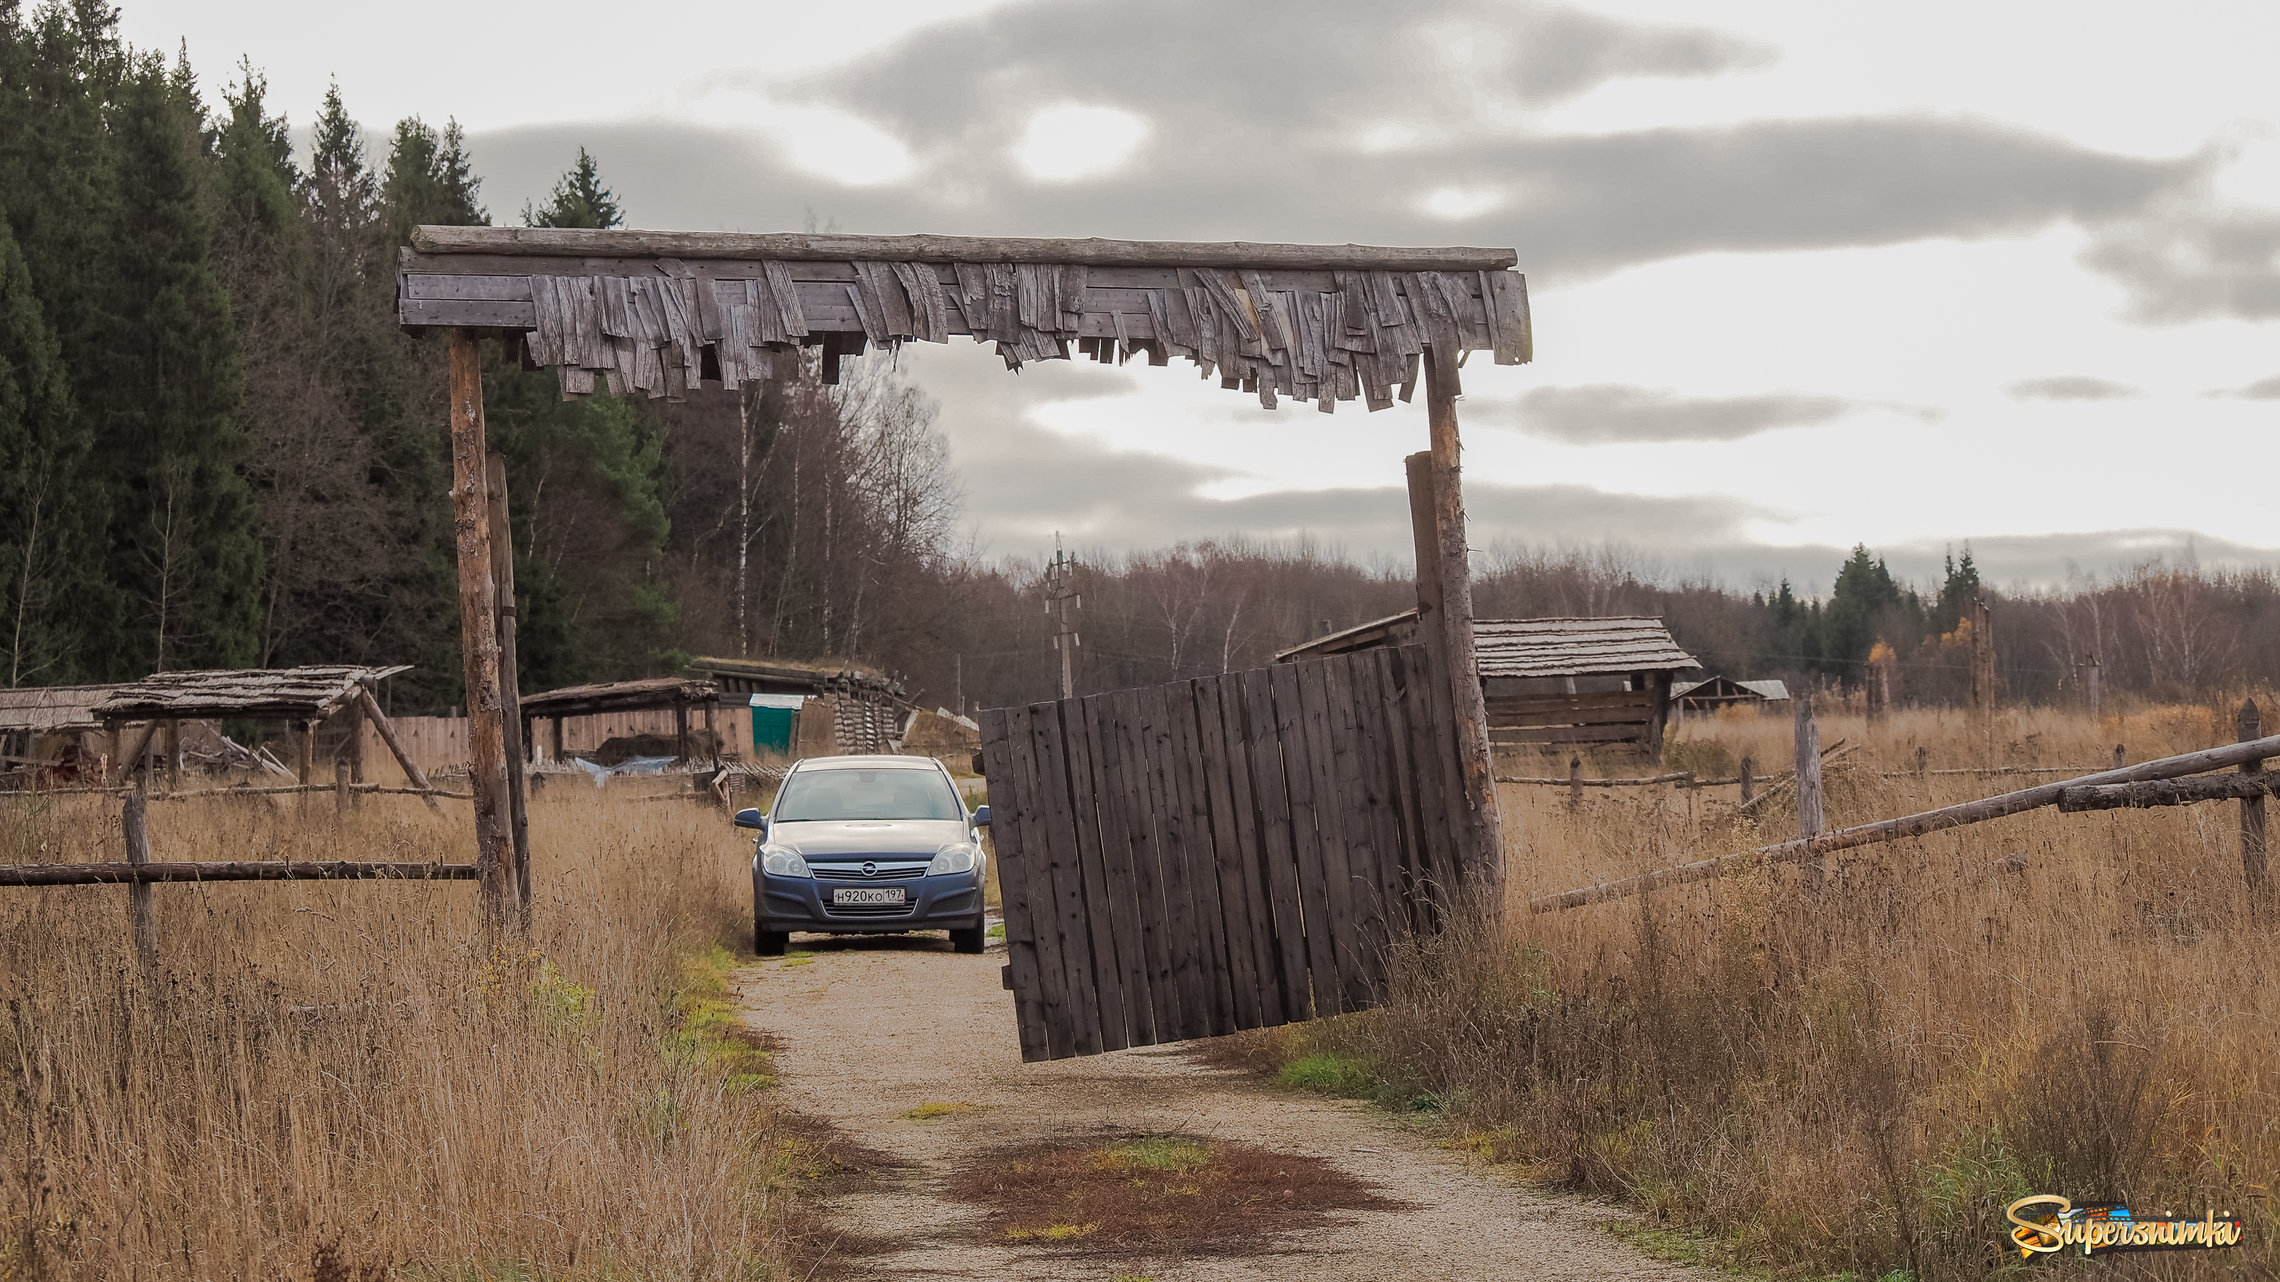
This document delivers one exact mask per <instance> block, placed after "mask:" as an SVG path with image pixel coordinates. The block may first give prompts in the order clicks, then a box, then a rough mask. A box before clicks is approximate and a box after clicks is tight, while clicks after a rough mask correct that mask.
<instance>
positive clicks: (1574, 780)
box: [1568, 757, 1583, 806]
mask: <svg viewBox="0 0 2280 1282" xmlns="http://www.w3.org/2000/svg"><path fill="white" fill-rule="evenodd" d="M1568 804H1569V805H1571V806H1580V805H1582V804H1583V758H1581V757H1569V758H1568Z"/></svg>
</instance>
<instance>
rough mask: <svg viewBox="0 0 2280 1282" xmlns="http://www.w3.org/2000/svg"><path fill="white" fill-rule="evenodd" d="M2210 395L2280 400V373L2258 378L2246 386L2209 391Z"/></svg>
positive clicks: (2243, 398) (2254, 399)
mask: <svg viewBox="0 0 2280 1282" xmlns="http://www.w3.org/2000/svg"><path fill="white" fill-rule="evenodd" d="M2209 395H2211V396H2235V397H2239V398H2240V399H2241V400H2244V401H2280V374H2274V375H2273V376H2272V377H2270V378H2260V379H2258V380H2256V381H2255V382H2253V383H2250V384H2249V385H2247V386H2246V387H2235V388H2232V389H2230V390H2229V391H2217V392H2211V393H2209Z"/></svg>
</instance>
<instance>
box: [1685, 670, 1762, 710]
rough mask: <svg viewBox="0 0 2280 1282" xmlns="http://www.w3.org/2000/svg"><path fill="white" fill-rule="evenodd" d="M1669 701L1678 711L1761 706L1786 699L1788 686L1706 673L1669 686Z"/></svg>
mask: <svg viewBox="0 0 2280 1282" xmlns="http://www.w3.org/2000/svg"><path fill="white" fill-rule="evenodd" d="M1670 701H1671V703H1672V705H1673V706H1675V707H1676V708H1677V709H1678V710H1679V711H1680V712H1716V711H1717V710H1718V709H1720V708H1743V707H1754V708H1761V709H1762V708H1764V707H1765V706H1766V705H1768V704H1774V703H1787V702H1789V687H1788V686H1787V685H1786V684H1784V683H1782V682H1781V681H1778V680H1773V679H1767V680H1763V681H1736V680H1734V679H1733V678H1732V677H1721V676H1709V677H1704V678H1702V679H1701V680H1699V681H1688V682H1683V683H1681V684H1679V685H1675V686H1672V687H1671V690H1670Z"/></svg>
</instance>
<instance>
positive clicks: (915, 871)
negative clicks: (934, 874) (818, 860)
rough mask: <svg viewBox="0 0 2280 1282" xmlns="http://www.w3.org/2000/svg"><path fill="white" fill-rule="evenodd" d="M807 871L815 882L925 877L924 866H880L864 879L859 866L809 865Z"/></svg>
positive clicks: (899, 879) (861, 866)
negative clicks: (813, 875) (812, 875)
mask: <svg viewBox="0 0 2280 1282" xmlns="http://www.w3.org/2000/svg"><path fill="white" fill-rule="evenodd" d="M808 871H809V872H811V873H813V874H815V879H816V880H817V881H909V880H910V879H912V878H914V877H924V876H925V875H926V865H925V864H923V863H916V864H880V865H878V871H877V872H874V873H872V874H871V875H870V876H868V877H866V876H864V875H863V865H861V864H809V865H808Z"/></svg>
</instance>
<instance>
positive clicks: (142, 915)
mask: <svg viewBox="0 0 2280 1282" xmlns="http://www.w3.org/2000/svg"><path fill="white" fill-rule="evenodd" d="M149 809H150V799H149V797H148V796H147V795H146V794H145V793H144V792H143V789H142V785H141V784H136V785H135V788H134V790H133V791H132V792H129V793H128V794H127V805H126V809H125V810H124V811H123V812H122V813H121V814H120V816H119V831H120V833H121V835H123V836H124V837H125V838H126V841H127V862H128V863H130V864H134V865H136V866H137V867H140V866H141V865H143V864H147V863H149V862H150V825H149ZM127 930H128V933H129V934H131V935H132V936H133V937H134V941H135V963H136V964H137V965H139V966H140V967H141V968H142V972H143V974H144V975H145V976H146V977H155V976H156V975H157V973H158V907H157V905H156V904H154V903H152V902H151V894H150V883H148V882H142V881H138V882H133V883H130V884H129V885H128V886H127Z"/></svg>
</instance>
